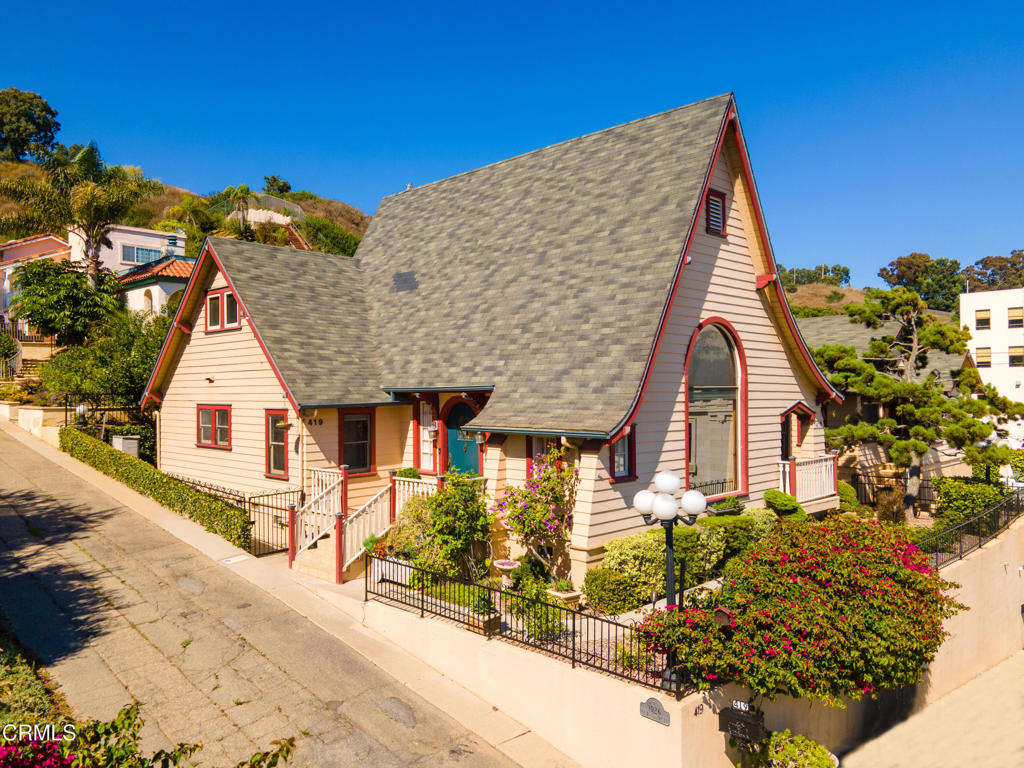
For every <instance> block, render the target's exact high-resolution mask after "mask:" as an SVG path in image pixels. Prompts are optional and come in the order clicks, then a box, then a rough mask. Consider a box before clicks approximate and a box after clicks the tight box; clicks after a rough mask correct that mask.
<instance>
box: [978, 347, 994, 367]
mask: <svg viewBox="0 0 1024 768" xmlns="http://www.w3.org/2000/svg"><path fill="white" fill-rule="evenodd" d="M974 364H975V365H976V366H978V367H979V368H991V367H992V348H991V347H978V348H977V349H976V350H974Z"/></svg>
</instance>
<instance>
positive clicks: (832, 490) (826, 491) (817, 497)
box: [778, 453, 839, 514]
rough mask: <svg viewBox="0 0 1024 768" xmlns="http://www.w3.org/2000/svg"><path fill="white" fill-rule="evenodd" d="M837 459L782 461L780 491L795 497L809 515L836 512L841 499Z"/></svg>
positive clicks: (834, 456) (826, 456)
mask: <svg viewBox="0 0 1024 768" xmlns="http://www.w3.org/2000/svg"><path fill="white" fill-rule="evenodd" d="M837 458H838V456H837V455H836V454H834V453H829V454H825V455H824V456H815V457H813V458H809V459H798V458H796V457H790V458H789V460H788V461H780V462H779V463H778V468H779V490H780V491H782V492H783V493H788V494H789V495H790V496H793V497H795V498H796V500H797V501H798V502H800V505H801V506H802V507H803V508H804V511H805V512H807V513H808V514H814V513H815V512H824V511H825V510H828V509H835V508H836V507H837V506H838V498H839V474H838V472H837V464H836V462H837Z"/></svg>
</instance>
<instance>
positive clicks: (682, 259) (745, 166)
mask: <svg viewBox="0 0 1024 768" xmlns="http://www.w3.org/2000/svg"><path fill="white" fill-rule="evenodd" d="M730 124H733V125H734V126H735V129H736V145H737V147H738V148H739V154H740V167H741V169H742V171H743V176H744V179H745V181H746V182H747V188H748V189H749V190H750V196H751V199H752V201H753V206H752V207H753V209H754V218H755V220H756V222H757V228H758V232H759V233H760V234H761V242H762V243H763V245H764V252H765V257H766V258H767V260H768V265H769V266H770V267H771V270H772V274H773V275H774V274H775V273H776V266H775V257H774V255H773V254H772V250H771V247H772V246H771V241H769V239H768V230H767V229H766V227H765V224H764V213H763V211H762V210H761V200H760V198H759V197H758V195H757V188H756V187H755V186H754V177H753V172H752V171H751V168H750V160H749V158H748V157H747V151H746V144H745V142H744V140H743V132H742V130H741V129H740V123H739V118H738V116H737V115H736V102H735V99H733V100H732V101H731V102H730V104H729V108H728V110H726V114H725V116H724V117H723V119H722V126H721V128H720V129H719V132H718V141H717V142H716V144H715V153H714V156H713V160H712V162H711V164H710V165H709V166H708V170H707V173H705V174H704V183H703V186H702V187H701V193H700V196H699V197H698V198H697V203H696V207H695V208H694V211H693V216H692V217H691V218H690V227H689V229H688V230H687V233H686V241H685V242H684V244H683V250H682V253H681V254H680V256H679V262H678V264H677V265H676V273H675V276H674V277H673V278H672V289H671V290H670V291H669V295H668V300H667V301H666V302H665V306H664V308H663V309H662V312H661V319H660V320H659V321H658V332H657V334H655V337H654V342H653V344H652V345H651V353H650V354H649V355H648V357H647V366H646V368H645V369H644V376H643V380H642V381H641V383H640V389H639V391H638V392H637V395H636V397H635V398H634V400H633V405H632V407H631V408H630V409H629V411H628V412H627V413H626V416H625V417H624V418H623V419H622V420H621V421H620V422H619V424H618V426H616V428H615V429H614V430H612V433H611V435H609V440H611V441H614V440H618V439H619V438H620V437H621V436H622V430H623V429H625V425H626V424H629V423H631V422H632V421H633V418H634V416H635V415H636V412H637V410H638V409H639V408H640V404H641V403H642V402H643V399H644V395H645V394H646V393H647V385H648V384H649V383H650V377H651V371H652V370H653V368H654V361H655V359H656V358H657V356H658V350H659V349H660V347H661V340H662V337H663V336H664V334H665V324H666V321H667V320H668V315H669V312H670V311H671V309H672V305H673V304H674V303H675V298H676V293H677V292H678V291H679V284H680V279H681V277H682V274H683V267H684V266H685V264H686V254H687V253H688V252H689V250H690V245H691V243H692V242H693V236H694V233H696V231H697V222H698V220H699V218H700V209H701V206H702V205H704V201H705V200H706V199H707V194H708V190H709V189H710V186H711V177H712V175H713V174H714V170H715V166H716V165H717V163H718V157H719V155H720V153H721V151H722V144H723V143H724V141H725V136H726V133H727V131H728V129H729V125H730ZM771 282H772V283H773V284H774V285H775V290H776V295H777V296H778V297H779V300H780V301H781V303H782V307H783V308H784V310H785V313H784V316H785V320H786V324H787V326H788V327H789V329H790V331H791V332H792V334H793V337H794V338H795V339H796V342H797V347H798V348H799V350H800V352H801V354H802V356H803V358H804V359H805V360H806V361H807V363H808V365H809V366H810V368H811V371H812V373H813V375H814V377H815V379H817V381H818V383H819V385H820V386H821V387H822V388H823V389H824V390H825V393H826V394H827V395H828V399H834V400H837V401H840V402H841V401H842V399H843V396H842V394H841V393H840V392H839V391H838V390H837V389H836V388H835V387H833V386H832V384H831V383H830V382H829V380H828V379H827V378H825V375H824V374H823V373H822V372H821V369H819V368H818V366H817V364H816V363H815V362H814V358H813V357H811V353H810V351H809V350H808V349H807V345H806V344H805V343H804V340H803V337H802V336H801V335H800V332H799V331H798V330H797V327H796V321H795V320H794V319H793V315H792V313H791V312H790V310H789V304H788V303H787V302H786V297H785V295H784V293H783V292H782V284H781V283H780V281H779V280H773V281H771Z"/></svg>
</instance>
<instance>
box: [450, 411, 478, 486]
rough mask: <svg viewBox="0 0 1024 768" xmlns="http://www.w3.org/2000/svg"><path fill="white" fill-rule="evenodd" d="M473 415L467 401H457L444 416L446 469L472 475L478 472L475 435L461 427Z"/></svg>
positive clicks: (470, 419)
mask: <svg viewBox="0 0 1024 768" xmlns="http://www.w3.org/2000/svg"><path fill="white" fill-rule="evenodd" d="M475 415H476V413H475V412H474V411H473V408H472V407H471V406H470V405H469V403H466V402H459V403H455V405H453V406H452V407H451V410H449V411H448V414H447V416H445V418H444V423H445V429H446V430H447V431H446V435H445V437H446V438H447V439H446V440H445V442H446V443H447V446H446V453H447V459H448V461H447V464H446V467H447V471H452V470H458V471H459V472H467V473H469V474H470V475H474V476H476V475H479V474H480V447H479V446H478V445H477V443H476V437H475V436H474V435H473V434H472V433H470V432H466V431H465V430H463V429H462V427H464V426H465V425H466V424H467V423H468V422H470V421H472V420H473V417H474V416H475Z"/></svg>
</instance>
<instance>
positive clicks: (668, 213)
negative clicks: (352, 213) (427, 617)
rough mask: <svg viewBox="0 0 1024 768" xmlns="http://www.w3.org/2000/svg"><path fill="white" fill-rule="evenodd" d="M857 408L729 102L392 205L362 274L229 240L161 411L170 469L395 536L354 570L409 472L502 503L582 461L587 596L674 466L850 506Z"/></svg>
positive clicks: (162, 363)
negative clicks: (841, 448) (794, 309)
mask: <svg viewBox="0 0 1024 768" xmlns="http://www.w3.org/2000/svg"><path fill="white" fill-rule="evenodd" d="M841 399H842V395H841V394H840V393H839V392H837V391H836V390H835V389H834V388H833V387H832V386H831V385H830V384H829V382H828V380H827V379H826V378H825V376H824V375H823V374H822V372H821V371H820V370H819V369H818V368H817V366H816V365H815V363H814V361H813V359H812V357H811V355H810V353H809V351H808V349H807V347H806V345H805V344H804V342H803V340H802V339H801V336H800V333H799V332H798V330H797V326H796V324H795V321H794V319H793V317H792V314H791V313H790V311H789V308H788V305H787V304H786V298H785V294H784V291H783V290H782V287H781V285H780V283H779V280H778V276H777V269H776V264H775V259H774V256H773V254H772V250H771V244H770V242H769V240H768V235H767V230H766V228H765V223H764V218H763V215H762V212H761V207H760V203H759V201H758V197H757V191H756V188H755V186H754V180H753V175H752V171H751V167H750V163H749V159H748V156H747V149H746V144H745V143H744V140H743V134H742V131H741V129H740V124H739V119H738V117H737V113H736V105H735V102H734V99H733V97H732V95H731V94H727V95H723V96H719V97H716V98H712V99H708V100H705V101H701V102H697V103H695V104H691V105H689V106H685V107H681V108H679V109H675V110H672V111H669V112H665V113H662V114H659V115H654V116H652V117H648V118H644V119H641V120H636V121H633V122H631V123H627V124H625V125H621V126H618V127H615V128H610V129H607V130H604V131H600V132H598V133H594V134H591V135H588V136H584V137H581V138H577V139H573V140H571V141H566V142H563V143H561V144H556V145H554V146H551V147H547V148H545V149H540V150H537V151H535V152H530V153H528V154H525V155H521V156H519V157H515V158H512V159H509V160H504V161H502V162H499V163H495V164H493V165H489V166H486V167H484V168H479V169H477V170H474V171H470V172H468V173H463V174H460V175H458V176H453V177H451V178H448V179H445V180H442V181H438V182H435V183H432V184H427V185H425V186H422V187H419V188H412V189H409V190H407V191H403V192H400V193H398V194H396V195H393V196H390V197H387V198H385V199H384V200H383V201H382V202H381V204H380V207H379V209H378V211H377V214H376V215H375V216H374V219H373V222H372V224H371V225H370V229H369V231H368V232H367V235H366V237H365V238H364V239H363V241H362V243H361V245H360V247H359V251H358V252H357V255H356V258H355V259H353V260H350V259H346V258H343V257H338V256H331V255H327V254H320V253H314V252H308V251H296V250H294V249H290V248H278V247H274V246H263V245H255V244H251V243H243V242H238V241H233V240H224V239H220V238H210V239H208V240H207V242H206V243H205V244H204V247H203V249H202V252H201V254H200V257H199V260H198V263H197V264H196V267H195V269H194V271H193V273H192V276H191V279H190V281H189V284H188V287H187V288H186V290H185V294H184V297H183V298H182V301H181V304H180V306H179V308H178V313H177V316H176V318H175V321H174V326H173V328H172V330H171V332H170V333H169V335H168V337H167V340H166V342H165V344H164V347H163V349H162V351H161V354H160V358H159V360H158V362H157V364H156V367H155V368H154V371H153V373H152V376H151V378H150V380H149V383H148V386H147V391H146V394H145V396H144V398H143V406H144V407H154V408H156V409H157V412H158V424H159V431H158V452H159V463H160V467H161V468H162V469H164V470H166V471H169V472H173V473H176V474H179V475H183V476H187V477H192V478H195V479H199V480H204V481H207V482H212V483H217V484H220V485H226V486H229V487H235V488H261V489H273V488H278V487H301V488H302V489H303V490H304V491H305V492H306V496H307V498H306V502H305V504H304V506H303V507H302V508H301V509H300V510H299V517H300V524H299V528H300V530H302V531H305V532H306V533H304V534H303V536H304V537H306V538H304V539H303V542H302V546H303V547H306V546H308V545H309V543H310V540H311V539H312V540H315V539H316V538H318V537H321V536H323V535H326V534H327V533H328V529H327V526H330V527H331V528H333V520H334V518H333V514H331V513H330V512H329V510H332V509H333V510H340V509H345V510H346V512H347V514H348V518H347V521H346V523H345V525H346V526H349V525H355V522H356V521H364V522H365V521H366V520H367V519H368V516H369V519H370V520H371V521H373V520H376V521H378V522H377V523H372V524H370V523H368V524H366V525H362V526H361V527H359V528H358V529H357V530H358V531H359V532H360V535H359V536H358V537H357V536H355V535H353V536H350V537H348V538H346V539H345V542H346V544H345V553H346V554H345V558H344V561H345V562H346V563H348V562H352V561H353V560H354V559H355V555H353V554H352V553H351V552H350V550H349V543H348V542H349V541H350V539H358V541H361V540H362V537H363V536H365V535H366V534H367V533H370V532H373V531H374V530H382V529H383V527H386V525H387V517H386V515H385V516H384V517H383V518H381V517H380V515H381V514H382V513H381V508H382V504H384V502H386V501H387V497H389V496H390V499H391V500H392V501H394V499H395V494H396V493H398V491H396V490H393V489H391V488H390V486H389V482H394V481H393V480H390V479H389V475H388V472H389V470H392V469H397V468H399V467H404V466H415V467H418V468H419V469H420V471H421V473H422V474H423V475H425V476H427V477H432V476H441V475H443V474H444V473H446V472H448V471H449V470H453V469H458V470H462V471H466V472H469V473H472V474H479V475H482V476H483V477H484V479H485V483H486V489H487V491H488V492H489V493H490V494H491V495H494V496H500V495H501V494H502V492H503V491H504V489H505V488H506V487H508V486H510V485H515V484H521V483H523V482H524V481H525V480H526V478H527V476H528V475H529V473H530V471H531V458H530V457H531V456H533V455H535V454H536V453H538V452H540V451H543V450H545V448H546V447H547V446H548V445H550V444H551V443H552V442H556V443H560V444H562V445H566V446H568V447H569V449H570V453H571V455H572V457H573V460H574V461H575V462H576V463H577V466H578V469H579V473H580V487H579V491H578V494H577V505H576V510H575V514H574V523H573V531H572V540H571V552H570V554H571V559H572V571H573V573H572V575H573V579H574V580H575V581H576V583H579V582H580V581H581V580H582V576H583V573H584V571H585V570H586V569H587V568H588V567H591V566H593V565H594V564H596V563H598V562H599V561H600V560H601V558H602V556H603V548H604V545H605V544H606V543H607V542H608V541H609V540H611V539H613V538H616V537H619V536H622V535H624V534H628V533H630V532H633V531H636V530H637V529H639V528H641V527H642V525H643V524H642V521H641V519H640V516H639V515H638V514H637V513H636V512H635V511H633V510H632V509H631V501H632V498H633V496H634V495H635V494H636V492H637V491H639V490H641V489H643V488H647V487H648V485H649V484H650V482H651V479H652V477H653V476H654V474H655V473H656V472H657V471H659V470H662V469H672V470H675V471H677V472H680V473H681V474H682V475H683V477H684V478H685V482H686V486H687V487H689V488H699V489H702V490H704V491H705V493H706V494H707V495H708V496H709V498H711V499H712V500H714V499H722V498H725V497H727V496H738V497H741V498H742V499H744V500H746V501H747V502H748V503H749V504H751V505H758V504H761V502H762V497H763V494H764V492H765V491H766V490H768V489H770V488H782V489H784V490H789V491H793V492H794V493H795V494H796V495H797V496H798V498H800V499H801V501H803V502H805V508H807V509H808V510H809V511H816V510H823V509H827V508H830V507H834V506H837V501H838V500H837V496H836V486H835V482H836V478H835V456H834V455H832V454H829V453H826V451H825V443H824V431H823V426H822V418H823V414H822V404H823V403H827V402H830V401H838V400H841ZM342 464H343V465H345V466H347V470H345V471H344V472H339V470H338V469H337V467H338V466H339V465H342ZM339 475H341V477H339ZM431 482H433V480H432V481H431ZM396 488H397V486H396ZM403 492H404V491H403ZM382 500H383V501H382ZM328 502H329V504H328ZM399 509H400V505H399ZM318 520H319V521H321V522H317V521H318ZM346 529H347V528H346ZM310 532H311V533H310ZM307 534H308V537H307ZM355 554H358V543H357V544H356V550H355ZM301 557H302V556H301V555H300V559H301Z"/></svg>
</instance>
